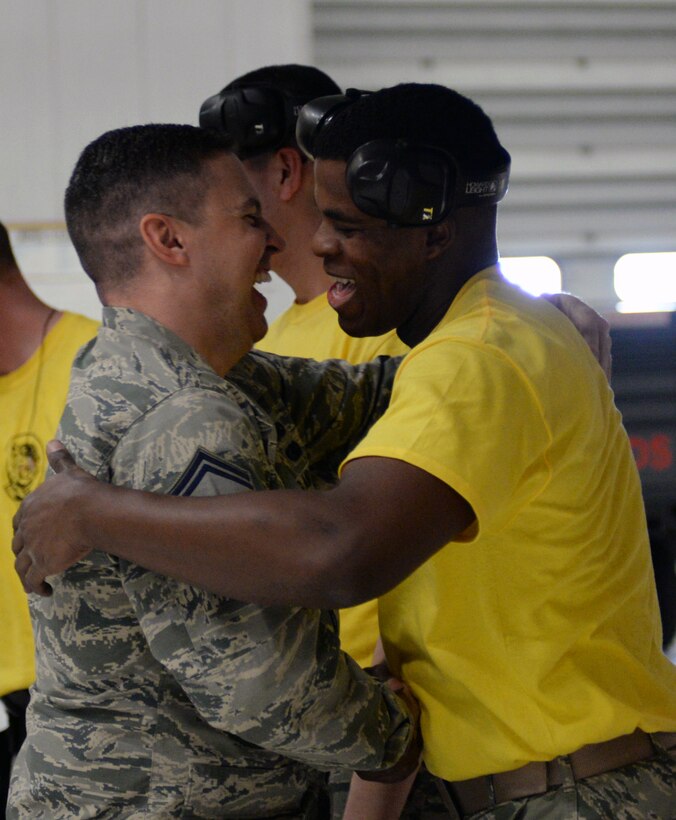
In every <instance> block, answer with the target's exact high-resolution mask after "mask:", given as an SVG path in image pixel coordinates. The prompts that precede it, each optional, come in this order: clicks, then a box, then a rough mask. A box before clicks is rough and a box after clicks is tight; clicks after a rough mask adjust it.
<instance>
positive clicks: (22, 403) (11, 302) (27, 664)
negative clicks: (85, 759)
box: [0, 222, 98, 816]
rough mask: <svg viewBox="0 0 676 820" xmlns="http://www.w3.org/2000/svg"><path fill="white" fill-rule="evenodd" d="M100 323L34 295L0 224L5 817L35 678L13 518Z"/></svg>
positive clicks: (41, 466)
mask: <svg viewBox="0 0 676 820" xmlns="http://www.w3.org/2000/svg"><path fill="white" fill-rule="evenodd" d="M97 325H98V323H97V322H95V321H93V320H92V319H88V318H86V317H84V316H79V315H77V314H75V313H69V312H67V311H66V312H64V311H60V310H56V309H55V308H52V307H50V306H49V305H46V304H45V303H44V302H42V301H41V300H40V299H39V298H38V297H37V296H36V295H35V294H34V293H33V291H32V290H31V289H30V287H29V286H28V283H27V282H26V280H25V279H24V277H23V275H22V273H21V270H20V269H19V266H18V264H17V261H16V258H15V256H14V252H13V250H12V245H11V242H10V237H9V233H8V231H7V228H6V227H5V225H3V224H2V223H1V222H0V328H1V331H0V624H2V628H1V629H0V697H1V698H2V701H1V702H0V726H4V731H1V732H0V816H2V814H3V812H4V807H5V804H6V801H7V790H8V788H9V775H10V769H11V764H12V760H13V758H14V756H15V755H16V753H17V751H18V749H19V747H20V745H21V743H22V741H23V738H24V736H25V717H24V716H25V709H26V705H27V703H28V691H27V690H28V687H29V686H30V684H31V683H32V682H33V680H34V677H35V668H34V661H33V654H34V653H33V633H32V630H31V624H30V617H29V613H28V602H27V599H26V593H25V592H24V590H23V588H22V586H21V584H20V582H19V579H18V578H17V576H16V572H14V567H13V564H14V558H13V556H12V551H11V540H12V518H13V516H14V513H15V512H16V511H17V509H18V507H19V504H20V503H21V501H22V500H23V499H24V498H25V497H26V496H27V495H28V493H29V492H31V490H34V489H35V488H36V487H37V486H38V484H39V483H40V482H41V481H42V480H43V478H44V475H45V469H46V467H47V457H46V454H45V443H46V442H47V441H48V440H49V439H50V438H52V437H53V435H54V433H55V431H56V428H57V426H58V423H59V419H60V417H61V413H62V411H63V407H64V404H65V402H66V393H67V390H68V380H69V378H70V368H71V365H72V363H73V359H74V358H75V354H76V352H77V350H78V349H79V348H80V347H81V346H82V345H83V344H84V343H85V342H87V341H88V340H89V339H91V338H92V336H94V335H95V334H96V328H97ZM3 716H4V718H5V720H4V721H3Z"/></svg>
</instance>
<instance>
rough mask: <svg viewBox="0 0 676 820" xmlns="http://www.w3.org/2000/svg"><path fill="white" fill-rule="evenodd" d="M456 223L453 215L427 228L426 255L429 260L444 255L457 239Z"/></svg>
mask: <svg viewBox="0 0 676 820" xmlns="http://www.w3.org/2000/svg"><path fill="white" fill-rule="evenodd" d="M455 235H456V224H455V220H454V219H453V217H447V218H446V219H444V220H443V221H442V222H438V223H437V224H436V225H431V226H430V227H429V228H426V229H425V255H426V257H427V259H428V260H429V261H431V260H432V259H436V258H438V257H439V256H442V255H443V254H444V253H446V251H447V250H448V249H449V248H450V246H451V245H452V244H453V242H454V241H455Z"/></svg>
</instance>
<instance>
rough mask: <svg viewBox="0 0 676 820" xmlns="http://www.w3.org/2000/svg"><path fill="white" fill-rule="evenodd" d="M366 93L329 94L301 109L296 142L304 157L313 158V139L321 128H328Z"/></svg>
mask: <svg viewBox="0 0 676 820" xmlns="http://www.w3.org/2000/svg"><path fill="white" fill-rule="evenodd" d="M368 93H369V92H368V91H358V90H357V89H356V88H348V89H347V91H346V92H345V93H344V94H329V95H328V96H326V97H317V98H316V99H314V100H310V102H308V103H306V104H305V105H304V106H303V107H302V108H301V110H300V113H299V114H298V121H297V122H296V142H297V143H298V147H299V148H300V150H301V151H302V152H303V153H304V154H305V156H306V157H308V158H309V159H314V158H315V157H314V140H315V137H316V136H317V134H318V133H319V132H320V131H321V130H322V129H323V128H326V127H327V126H328V124H329V123H330V122H331V120H332V119H333V118H334V117H335V115H336V114H337V113H338V112H339V111H342V109H343V108H346V107H347V106H348V105H352V103H353V102H354V101H355V100H357V99H359V97H362V96H363V95H364V94H368Z"/></svg>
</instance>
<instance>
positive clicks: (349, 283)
mask: <svg viewBox="0 0 676 820" xmlns="http://www.w3.org/2000/svg"><path fill="white" fill-rule="evenodd" d="M356 290H357V286H356V285H355V283H354V279H343V278H340V277H338V276H336V277H335V282H334V283H333V284H332V285H331V287H330V288H329V289H328V292H327V298H328V300H329V304H330V305H331V307H332V308H333V309H334V310H338V308H339V307H341V306H342V305H344V304H345V303H346V302H348V301H349V300H350V299H351V298H352V296H353V294H354V293H355V291H356Z"/></svg>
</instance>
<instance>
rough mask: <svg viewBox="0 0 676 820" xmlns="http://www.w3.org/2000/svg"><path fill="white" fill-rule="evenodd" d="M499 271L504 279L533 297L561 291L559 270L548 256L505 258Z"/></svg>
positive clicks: (501, 261) (501, 260)
mask: <svg viewBox="0 0 676 820" xmlns="http://www.w3.org/2000/svg"><path fill="white" fill-rule="evenodd" d="M500 270H501V271H502V274H503V276H504V277H505V279H508V280H509V281H510V282H512V283H513V284H515V285H518V286H519V287H520V288H521V289H522V290H525V291H526V292H527V293H532V294H533V296H539V295H540V294H541V293H559V292H560V291H561V268H560V267H559V266H558V265H557V264H556V262H555V261H554V260H553V259H551V258H550V257H549V256H505V257H503V258H501V259H500Z"/></svg>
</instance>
